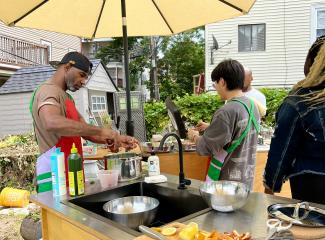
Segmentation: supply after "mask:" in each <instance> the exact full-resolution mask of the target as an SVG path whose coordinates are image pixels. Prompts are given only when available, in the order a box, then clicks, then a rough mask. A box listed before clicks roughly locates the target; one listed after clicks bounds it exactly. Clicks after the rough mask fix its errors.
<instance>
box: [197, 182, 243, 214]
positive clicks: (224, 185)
mask: <svg viewBox="0 0 325 240" xmlns="http://www.w3.org/2000/svg"><path fill="white" fill-rule="evenodd" d="M200 193H201V196H202V197H203V199H204V200H205V201H206V203H207V204H208V205H209V206H210V207H212V208H213V209H214V210H217V211H220V212H231V211H234V210H236V209H238V208H241V207H242V206H244V205H245V203H246V201H247V198H248V195H249V187H248V186H247V185H246V184H244V183H241V182H235V181H224V180H223V181H217V182H205V183H204V184H202V185H201V186H200Z"/></svg>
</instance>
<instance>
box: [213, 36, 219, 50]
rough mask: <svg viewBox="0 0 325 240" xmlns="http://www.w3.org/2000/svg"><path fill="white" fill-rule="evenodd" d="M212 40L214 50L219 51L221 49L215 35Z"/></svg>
mask: <svg viewBox="0 0 325 240" xmlns="http://www.w3.org/2000/svg"><path fill="white" fill-rule="evenodd" d="M212 40H213V45H212V49H215V50H218V49H219V44H218V41H217V39H216V38H215V37H214V35H212Z"/></svg>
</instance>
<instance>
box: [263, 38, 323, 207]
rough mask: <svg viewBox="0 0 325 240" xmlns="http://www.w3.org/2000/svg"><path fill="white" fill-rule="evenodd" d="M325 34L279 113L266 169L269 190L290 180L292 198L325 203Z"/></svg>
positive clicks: (270, 191) (314, 47) (314, 45)
mask: <svg viewBox="0 0 325 240" xmlns="http://www.w3.org/2000/svg"><path fill="white" fill-rule="evenodd" d="M324 41H325V36H322V37H319V38H318V39H317V40H316V42H315V43H314V44H313V45H312V46H311V48H310V49H309V52H308V55H307V58H306V62H305V68H304V72H305V75H306V77H305V79H303V80H302V81H300V82H298V83H297V84H296V85H295V86H294V87H293V89H292V91H291V92H290V93H289V95H288V96H287V97H286V98H285V100H284V101H283V103H282V104H281V106H280V108H279V110H278V112H277V113H276V127H275V131H274V136H273V138H272V141H271V146H270V151H269V154H268V159H267V163H266V167H265V172H264V186H265V193H269V194H273V192H280V191H281V187H282V184H283V182H284V181H285V180H287V179H289V180H290V187H291V193H292V198H295V199H300V200H304V201H310V202H316V203H322V204H325V194H324V190H325V44H324Z"/></svg>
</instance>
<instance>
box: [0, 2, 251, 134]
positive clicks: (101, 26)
mask: <svg viewBox="0 0 325 240" xmlns="http://www.w3.org/2000/svg"><path fill="white" fill-rule="evenodd" d="M254 2H255V0H0V21H2V22H4V23H5V24H6V25H9V26H18V27H26V28H35V29H43V30H48V31H54V32H60V33H66V34H69V35H75V36H79V37H85V38H102V37H121V36H123V40H124V41H123V42H124V49H125V51H124V64H125V66H124V68H125V80H126V100H127V115H128V121H127V123H126V124H127V125H126V129H127V134H129V135H133V123H132V118H131V100H130V83H129V71H128V45H127V37H128V36H158V35H159V36H163V35H171V34H175V33H179V32H182V31H185V30H188V29H191V28H195V27H198V26H202V25H205V24H208V23H213V22H217V21H221V20H224V19H229V18H232V17H236V16H240V15H243V14H246V13H248V11H249V10H250V9H251V7H252V6H253V4H254Z"/></svg>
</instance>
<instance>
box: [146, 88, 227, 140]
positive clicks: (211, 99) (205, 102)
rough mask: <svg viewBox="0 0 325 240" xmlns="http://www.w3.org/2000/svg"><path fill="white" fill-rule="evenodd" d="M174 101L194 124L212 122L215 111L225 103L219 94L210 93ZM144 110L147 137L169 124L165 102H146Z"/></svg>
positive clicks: (187, 96)
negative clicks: (201, 121)
mask: <svg viewBox="0 0 325 240" xmlns="http://www.w3.org/2000/svg"><path fill="white" fill-rule="evenodd" d="M174 102H175V104H176V105H177V106H178V107H179V109H180V111H181V113H182V116H184V117H185V118H186V121H187V122H188V123H190V124H193V125H195V124H197V123H198V121H199V120H203V121H205V122H210V121H211V118H212V116H213V113H214V112H215V111H216V110H217V109H218V108H219V107H220V106H221V105H222V104H223V101H221V100H220V98H219V96H216V95H210V94H201V95H199V96H195V95H186V96H184V97H183V98H177V99H176V100H175V101H174ZM144 112H145V121H146V130H147V139H150V138H151V136H152V134H155V133H159V132H161V131H162V130H163V129H164V128H165V127H166V126H167V124H168V122H169V117H168V115H167V109H166V106H165V103H164V102H149V103H145V106H144Z"/></svg>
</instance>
